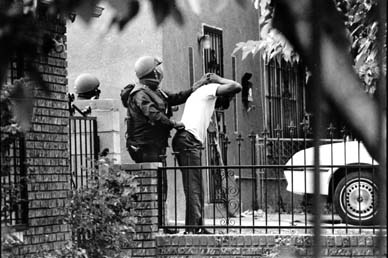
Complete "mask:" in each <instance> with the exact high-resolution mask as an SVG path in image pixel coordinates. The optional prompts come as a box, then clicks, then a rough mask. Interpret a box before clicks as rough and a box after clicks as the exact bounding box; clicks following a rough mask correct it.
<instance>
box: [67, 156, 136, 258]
mask: <svg viewBox="0 0 388 258" xmlns="http://www.w3.org/2000/svg"><path fill="white" fill-rule="evenodd" d="M99 166H100V167H101V168H102V169H100V176H99V177H98V179H97V180H91V185H90V186H89V187H88V188H82V189H80V190H75V191H73V193H72V198H71V202H70V204H69V207H68V209H67V211H68V214H67V218H66V223H67V224H69V225H70V226H71V228H72V233H73V235H74V237H76V238H77V239H76V241H75V242H74V244H75V245H76V246H77V247H79V248H82V249H85V250H86V252H87V254H88V255H89V256H90V257H104V256H109V257H115V256H116V255H117V254H118V253H119V250H120V248H121V247H122V246H126V245H128V244H130V243H131V238H132V236H133V233H134V226H135V217H134V215H135V210H134V199H133V197H134V194H135V191H136V184H135V182H134V180H133V179H134V177H133V176H130V175H128V174H127V173H126V172H125V171H122V170H119V169H118V168H117V167H115V166H114V165H113V164H112V162H111V161H110V160H108V159H106V160H104V161H103V162H101V163H100V165H99Z"/></svg>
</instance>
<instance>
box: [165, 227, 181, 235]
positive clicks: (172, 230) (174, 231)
mask: <svg viewBox="0 0 388 258" xmlns="http://www.w3.org/2000/svg"><path fill="white" fill-rule="evenodd" d="M163 233H164V234H170V235H172V234H178V233H179V230H178V229H170V228H164V229H163Z"/></svg>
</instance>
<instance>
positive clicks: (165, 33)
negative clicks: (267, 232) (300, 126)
mask: <svg viewBox="0 0 388 258" xmlns="http://www.w3.org/2000/svg"><path fill="white" fill-rule="evenodd" d="M143 2H144V3H143V4H142V8H141V12H140V14H139V15H138V16H137V17H136V18H135V20H134V21H131V22H130V24H129V25H128V26H127V27H126V28H125V29H124V30H123V31H122V32H121V33H119V32H118V31H117V30H116V29H113V30H110V31H109V32H106V31H107V30H106V29H107V25H108V24H109V20H110V18H111V15H112V10H111V9H110V8H109V6H108V5H104V6H103V7H104V8H105V9H104V11H103V13H102V16H101V17H99V18H97V19H94V20H93V23H92V24H91V25H90V26H88V27H87V26H86V25H85V24H84V23H83V22H82V20H80V18H79V17H77V19H76V21H75V22H74V23H71V24H68V52H69V54H68V66H69V76H68V77H69V89H70V91H73V87H74V79H75V78H76V76H77V75H78V74H79V73H81V72H90V73H92V74H95V75H96V76H98V78H99V79H100V81H101V85H102V86H101V90H102V95H101V97H102V98H112V99H115V98H116V99H117V98H119V93H120V90H121V88H122V87H123V86H124V85H126V84H127V83H128V82H130V81H134V80H135V75H134V72H133V64H134V62H135V60H136V59H137V58H138V57H139V56H141V55H144V54H150V55H158V56H162V57H163V60H164V63H163V67H164V71H165V76H164V80H163V82H162V84H161V87H162V88H164V89H168V90H171V91H179V90H182V89H187V88H189V87H190V83H189V54H188V47H192V48H193V51H194V52H193V53H194V71H195V76H194V79H195V80H197V79H199V78H200V77H201V76H202V74H203V60H202V50H201V49H199V48H198V42H197V35H198V33H201V32H202V29H203V28H202V27H203V24H206V25H208V26H211V27H216V28H220V29H221V30H222V32H223V47H224V49H223V52H224V57H223V58H224V64H223V66H224V76H225V77H226V78H232V77H233V74H232V57H231V54H232V52H233V50H234V48H235V46H236V43H238V42H241V41H247V40H250V39H252V40H254V39H258V37H259V31H258V13H257V10H256V9H254V8H253V6H251V7H248V8H245V9H243V8H241V7H240V6H239V5H238V4H236V2H235V1H225V2H227V5H226V7H225V8H224V9H222V10H221V11H217V10H216V8H215V5H214V2H212V1H203V2H202V6H201V9H202V10H201V13H200V15H197V14H195V13H194V12H193V11H192V10H191V8H190V7H189V6H188V5H187V1H177V4H178V5H179V7H180V10H181V11H182V12H183V17H184V19H185V24H184V26H179V25H177V23H176V22H175V21H174V20H173V19H172V18H171V17H169V18H168V19H167V20H166V22H165V23H164V24H163V26H161V27H159V28H157V27H156V26H155V22H154V18H153V15H152V12H151V9H150V8H149V7H150V6H147V4H145V3H148V2H145V1H143ZM249 4H251V3H249ZM245 72H250V73H252V74H253V77H252V79H251V82H252V83H253V98H254V104H255V106H256V109H253V110H251V111H250V112H247V111H246V110H244V109H243V106H242V103H241V94H238V95H237V119H238V128H237V131H235V128H234V120H233V119H234V114H233V104H232V105H231V107H230V108H229V109H228V110H226V111H225V118H226V126H227V133H228V136H229V139H230V140H231V141H232V144H231V146H236V145H237V144H236V137H237V134H238V133H241V135H242V136H243V137H244V141H242V142H241V149H242V150H244V149H246V150H249V145H250V141H249V138H248V134H249V133H250V132H251V131H254V132H255V133H260V132H261V131H262V129H263V128H262V109H261V106H262V105H261V98H262V94H261V85H260V83H259V82H260V81H261V73H260V57H259V56H256V57H255V58H252V56H248V57H247V58H246V59H245V60H242V59H241V53H240V52H238V53H236V73H237V74H236V79H237V80H238V81H239V82H240V81H241V77H242V75H243V74H244V73H245ZM182 110H183V106H181V107H180V108H179V110H178V111H177V112H175V114H174V119H176V120H179V119H180V117H181V114H182ZM120 112H125V110H124V109H121V110H120ZM124 116H125V114H124ZM120 128H121V130H122V132H121V135H120V136H121V142H122V146H121V148H122V158H121V160H122V162H123V163H127V162H131V160H130V158H129V155H128V154H127V152H126V150H125V144H124V133H125V130H126V128H125V124H124V123H123V121H122V123H121V125H120ZM174 133H175V131H174V130H173V131H172V135H173V134H174ZM103 147H104V146H101V148H103ZM237 152H238V150H237V148H235V147H231V148H230V150H229V151H228V153H229V154H228V161H229V164H237V163H238V160H237V159H238V155H237ZM170 154H171V149H169V150H168V164H169V165H172V164H173V163H172V158H171V157H172V155H170ZM241 158H242V159H241V161H240V163H241V164H250V162H251V157H249V155H242V156H241ZM242 173H243V174H242V177H245V178H248V179H247V180H244V181H243V182H242V184H243V189H247V192H249V193H251V190H250V189H251V187H252V186H253V180H250V179H249V178H250V177H251V172H250V171H243V172H242ZM244 173H247V175H244ZM177 176H178V178H177V182H178V184H179V187H178V188H179V189H178V196H183V191H181V186H180V184H181V179H180V173H177ZM172 181H173V179H172V178H171V177H170V178H169V182H172ZM170 185H171V184H170ZM172 191H173V187H169V196H172V194H173V192H172ZM250 197H251V194H248V195H247V198H244V201H245V202H246V203H247V204H246V205H244V209H246V208H249V206H250V204H251V203H252V201H251V200H250ZM169 198H170V197H169ZM245 199H246V200H245ZM183 201H184V200H183V199H182V198H181V199H180V200H179V202H178V204H179V207H184V204H183ZM171 203H172V202H171ZM169 210H171V209H169ZM182 215H183V214H180V216H182Z"/></svg>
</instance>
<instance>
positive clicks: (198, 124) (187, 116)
mask: <svg viewBox="0 0 388 258" xmlns="http://www.w3.org/2000/svg"><path fill="white" fill-rule="evenodd" d="M218 86H220V84H218V83H210V84H207V85H204V86H202V87H200V88H198V89H197V90H196V91H194V92H193V93H192V94H191V95H190V97H189V98H188V99H187V101H186V104H185V109H184V110H183V115H182V119H181V122H182V123H183V124H184V125H185V130H186V131H188V132H190V133H192V134H193V135H194V137H195V138H196V139H197V140H199V141H200V142H201V143H202V144H203V143H204V142H205V140H206V135H207V128H208V126H209V124H210V121H211V117H212V115H213V112H214V107H215V103H216V99H217V96H216V92H217V88H218Z"/></svg>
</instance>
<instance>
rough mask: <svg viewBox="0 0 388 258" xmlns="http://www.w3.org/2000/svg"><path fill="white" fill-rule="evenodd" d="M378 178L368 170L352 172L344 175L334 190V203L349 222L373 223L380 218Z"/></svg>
mask: <svg viewBox="0 0 388 258" xmlns="http://www.w3.org/2000/svg"><path fill="white" fill-rule="evenodd" d="M375 182H376V178H373V175H372V173H370V172H367V171H360V172H358V171H357V172H351V173H349V174H347V176H346V177H343V178H342V179H341V180H340V181H339V182H338V184H337V187H336V188H335V191H334V205H335V208H336V211H337V212H338V215H339V216H340V217H341V218H342V220H343V221H344V222H345V223H347V224H352V225H373V224H375V223H376V222H377V220H378V216H377V213H378V201H379V196H378V188H377V185H376V183H375Z"/></svg>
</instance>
